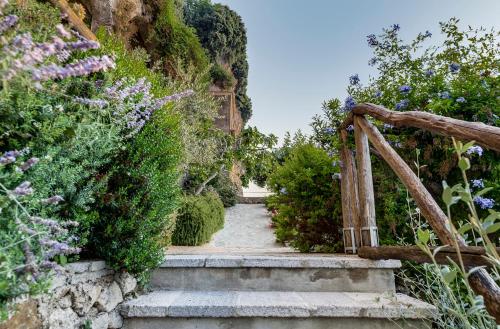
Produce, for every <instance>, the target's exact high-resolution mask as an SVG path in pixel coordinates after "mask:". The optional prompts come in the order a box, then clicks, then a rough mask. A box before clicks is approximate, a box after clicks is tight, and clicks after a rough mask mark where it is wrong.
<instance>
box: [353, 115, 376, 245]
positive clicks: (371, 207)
mask: <svg viewBox="0 0 500 329" xmlns="http://www.w3.org/2000/svg"><path fill="white" fill-rule="evenodd" d="M360 120H365V119H364V118H363V117H358V116H354V138H355V141H356V162H357V168H358V196H359V205H360V207H359V208H360V218H361V243H360V245H361V246H370V247H377V246H378V230H377V223H376V219H375V195H374V192H373V178H372V164H371V159H370V145H369V144H368V137H367V136H366V134H365V133H364V132H363V130H362V129H361V127H360V125H359V121H360Z"/></svg>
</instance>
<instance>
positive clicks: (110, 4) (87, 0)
mask: <svg viewBox="0 0 500 329" xmlns="http://www.w3.org/2000/svg"><path fill="white" fill-rule="evenodd" d="M81 2H82V4H83V5H84V6H85V9H86V11H87V16H90V18H91V30H92V31H94V32H96V31H97V30H98V29H99V28H101V27H103V28H104V29H106V30H107V31H109V32H114V33H115V34H117V35H118V36H120V37H121V38H122V39H123V41H125V42H126V43H127V44H129V42H130V39H131V38H133V37H134V36H135V35H137V34H142V33H141V32H143V31H141V29H144V26H145V24H144V23H146V22H148V21H149V22H150V21H151V14H152V12H153V10H152V9H151V8H150V6H148V5H147V4H146V2H147V1H143V0H82V1H81ZM146 25H147V24H146Z"/></svg>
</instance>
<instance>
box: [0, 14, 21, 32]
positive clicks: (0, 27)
mask: <svg viewBox="0 0 500 329" xmlns="http://www.w3.org/2000/svg"><path fill="white" fill-rule="evenodd" d="M18 20H19V18H18V17H17V16H16V15H9V16H5V17H4V18H3V19H2V20H1V21H0V35H2V34H4V33H5V32H6V31H7V30H8V29H10V28H12V27H13V26H14V25H16V23H17V21H18Z"/></svg>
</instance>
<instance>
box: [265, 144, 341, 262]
mask: <svg viewBox="0 0 500 329" xmlns="http://www.w3.org/2000/svg"><path fill="white" fill-rule="evenodd" d="M334 173H335V170H334V168H333V166H332V160H331V159H330V157H329V156H328V154H327V153H326V152H325V151H324V150H322V149H320V148H317V147H315V146H313V145H311V144H304V145H298V146H295V147H294V148H292V150H291V153H290V155H289V156H288V157H287V158H286V160H285V162H284V163H283V165H280V166H278V167H277V169H276V170H275V171H274V172H273V173H272V174H271V176H270V178H269V181H268V183H269V184H268V185H269V187H270V188H271V189H272V190H273V192H275V193H276V194H275V195H274V196H271V197H270V198H269V201H268V206H269V207H270V208H271V209H273V210H274V211H273V212H274V213H275V215H274V216H273V221H274V223H275V225H276V236H277V239H278V241H280V242H289V243H290V245H291V246H292V247H294V248H297V249H299V250H300V251H302V252H310V251H314V252H334V251H338V250H340V248H341V246H342V236H341V231H342V224H341V223H342V219H341V212H340V208H341V203H340V186H339V185H340V184H339V183H338V180H333V178H332V176H333V175H334Z"/></svg>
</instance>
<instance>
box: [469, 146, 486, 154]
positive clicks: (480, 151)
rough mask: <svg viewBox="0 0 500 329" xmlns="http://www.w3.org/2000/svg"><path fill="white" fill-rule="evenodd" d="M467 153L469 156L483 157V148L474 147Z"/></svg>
mask: <svg viewBox="0 0 500 329" xmlns="http://www.w3.org/2000/svg"><path fill="white" fill-rule="evenodd" d="M466 153H467V154H468V155H472V154H477V155H478V156H482V155H483V148H482V147H481V146H479V145H474V146H471V147H469V149H468V150H467V152H466Z"/></svg>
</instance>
